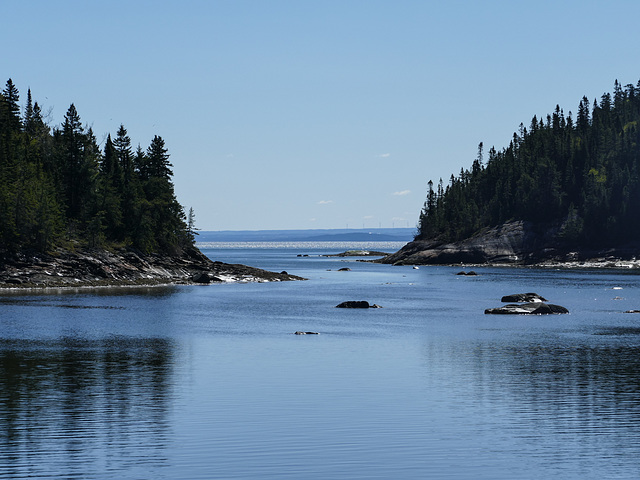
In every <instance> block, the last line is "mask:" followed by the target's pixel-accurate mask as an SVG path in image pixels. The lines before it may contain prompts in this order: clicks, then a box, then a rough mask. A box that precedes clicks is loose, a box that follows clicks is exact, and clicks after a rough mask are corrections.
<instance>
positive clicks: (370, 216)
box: [362, 215, 374, 220]
mask: <svg viewBox="0 0 640 480" xmlns="http://www.w3.org/2000/svg"><path fill="white" fill-rule="evenodd" d="M362 218H364V219H365V220H371V219H372V218H374V216H373V215H365V216H364V217H362Z"/></svg>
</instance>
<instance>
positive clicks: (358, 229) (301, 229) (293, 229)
mask: <svg viewBox="0 0 640 480" xmlns="http://www.w3.org/2000/svg"><path fill="white" fill-rule="evenodd" d="M416 228H417V227H372V228H367V227H359V228H356V227H343V228H338V227H336V228H256V229H242V230H233V229H225V230H209V229H204V228H203V229H198V230H197V232H220V233H224V232H318V231H337V230H340V231H345V230H356V231H374V230H375V231H380V230H386V231H388V230H415V229H416Z"/></svg>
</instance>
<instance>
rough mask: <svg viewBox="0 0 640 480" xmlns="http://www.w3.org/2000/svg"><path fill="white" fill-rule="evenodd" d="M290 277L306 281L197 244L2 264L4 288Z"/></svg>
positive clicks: (32, 257)
mask: <svg viewBox="0 0 640 480" xmlns="http://www.w3.org/2000/svg"><path fill="white" fill-rule="evenodd" d="M290 280H304V279H303V278H301V277H297V276H295V275H289V274H288V273H287V272H280V273H276V272H270V271H267V270H262V269H259V268H254V267H249V266H246V265H238V264H227V263H223V262H214V261H212V260H210V259H209V258H207V257H206V256H205V255H204V254H203V253H202V252H200V250H198V249H197V248H195V247H194V248H189V249H185V250H184V251H183V252H181V253H179V254H176V255H158V254H149V255H145V254H142V253H141V252H138V251H135V250H131V249H120V250H101V249H77V250H73V251H72V250H68V249H57V250H55V251H53V252H50V253H47V254H43V253H22V254H18V255H13V256H10V257H5V258H4V259H3V260H2V264H1V266H0V290H7V289H12V290H14V289H26V288H33V289H43V288H65V287H73V288H95V287H113V286H152V285H167V284H194V285H195V284H208V283H228V282H279V281H290Z"/></svg>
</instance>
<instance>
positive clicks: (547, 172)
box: [379, 81, 640, 268]
mask: <svg viewBox="0 0 640 480" xmlns="http://www.w3.org/2000/svg"><path fill="white" fill-rule="evenodd" d="M639 92H640V82H638V84H637V85H635V86H634V85H631V84H630V85H626V86H625V87H623V86H622V85H621V84H620V83H618V81H616V82H615V86H614V91H613V94H610V93H605V94H604V95H602V97H601V98H600V99H599V100H597V99H596V100H593V102H590V101H589V99H587V98H586V97H583V98H582V100H581V101H580V103H579V105H578V109H577V115H576V117H575V119H574V117H573V116H572V114H571V112H569V113H568V115H565V113H564V111H563V110H562V109H561V108H560V106H556V108H555V111H554V112H553V113H552V114H550V115H547V116H546V118H537V117H536V116H534V117H533V118H532V120H531V123H530V125H529V126H528V127H525V125H523V124H522V123H521V124H520V128H519V129H518V131H517V132H516V133H514V134H513V139H512V141H511V142H510V143H509V145H508V146H507V147H506V148H504V149H502V150H501V151H497V150H496V149H495V148H493V147H492V148H491V149H490V150H489V154H488V158H487V159H486V163H485V154H484V148H483V144H482V143H480V144H479V146H478V152H477V156H476V158H475V160H474V161H473V164H472V167H471V169H466V170H465V169H462V170H461V171H460V174H459V175H458V176H454V175H451V178H450V179H449V181H448V182H446V183H445V182H443V181H442V179H440V181H439V182H438V184H437V185H436V184H434V182H433V181H429V182H428V184H427V187H428V188H427V198H426V201H425V203H424V207H423V209H422V212H421V213H420V220H419V226H418V233H417V235H416V236H415V239H414V241H412V242H410V243H409V244H407V245H406V246H405V247H403V248H402V249H401V250H400V251H398V252H396V253H394V254H392V255H389V256H387V257H385V258H383V259H381V260H379V261H380V262H382V263H390V264H395V265H416V264H458V265H459V264H461V263H462V264H470V265H482V264H490V265H539V266H553V267H557V266H566V267H614V268H623V267H624V268H629V267H640V260H638V259H640V223H639V222H638V221H637V220H638V217H637V215H638V211H640V162H639V160H638V159H640V128H639V127H638V124H639V122H640V94H639Z"/></svg>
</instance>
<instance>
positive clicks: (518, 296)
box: [484, 293, 569, 315]
mask: <svg viewBox="0 0 640 480" xmlns="http://www.w3.org/2000/svg"><path fill="white" fill-rule="evenodd" d="M502 301H503V302H514V303H508V304H507V305H503V306H502V307H496V308H487V309H486V310H485V311H484V313H485V314H487V315H550V314H562V313H569V310H568V309H567V308H565V307H562V306H560V305H554V304H551V303H545V302H547V299H546V298H544V297H543V296H542V295H538V294H537V293H514V294H511V295H505V296H503V297H502ZM515 302H519V303H515Z"/></svg>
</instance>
